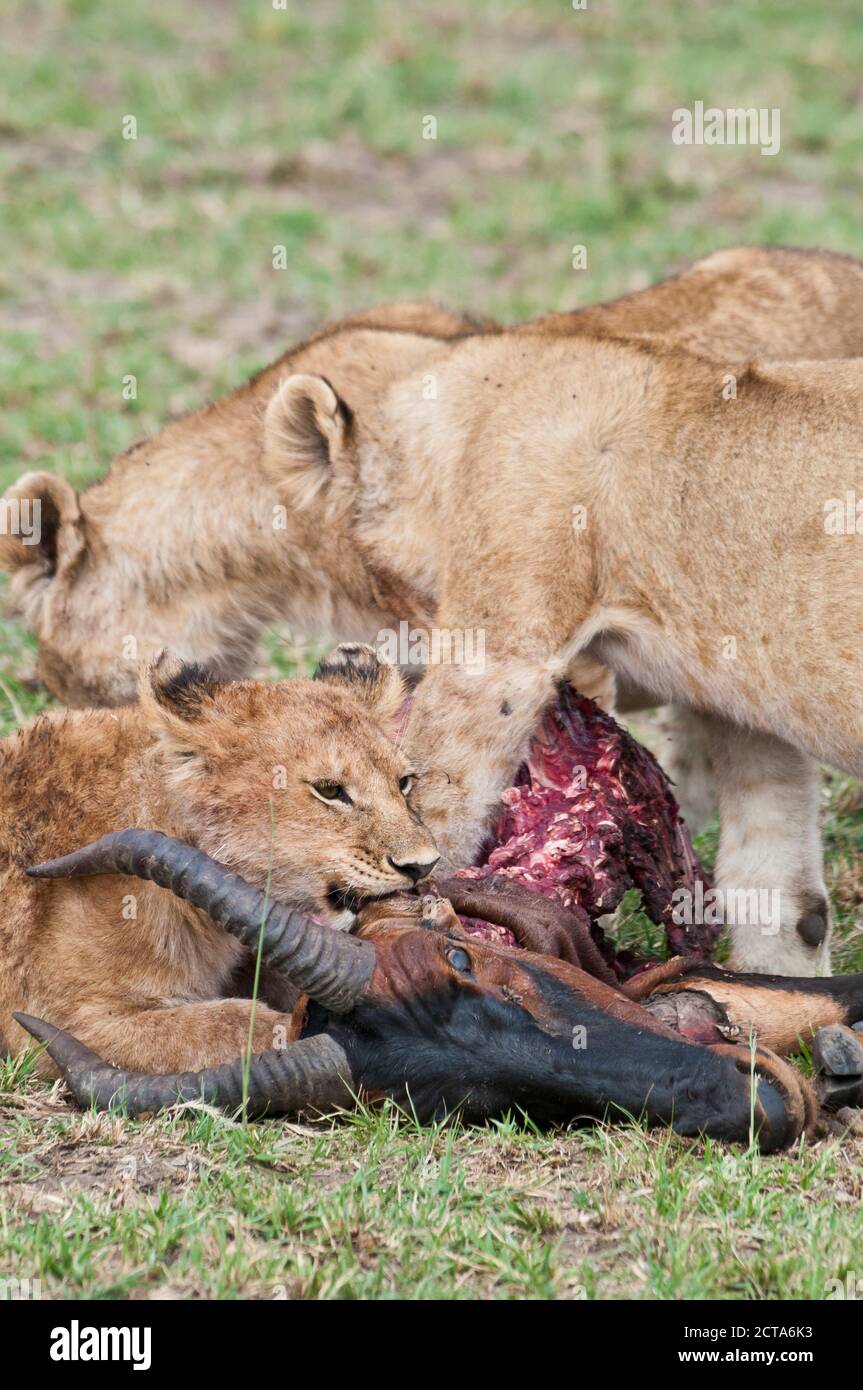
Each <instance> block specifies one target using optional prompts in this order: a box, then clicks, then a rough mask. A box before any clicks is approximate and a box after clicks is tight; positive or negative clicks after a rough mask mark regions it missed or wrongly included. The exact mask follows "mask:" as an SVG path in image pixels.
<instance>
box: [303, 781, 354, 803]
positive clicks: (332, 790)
mask: <svg viewBox="0 0 863 1390" xmlns="http://www.w3.org/2000/svg"><path fill="white" fill-rule="evenodd" d="M311 786H312V791H313V792H314V794H315V796H319V797H320V798H321V801H343V802H344V803H345V805H346V806H353V804H354V803H353V802H352V801H351V798H350V797H349V796H348V794H347V792H346V791H345V789H344V787H343V786H342V784H341V782H312V784H311Z"/></svg>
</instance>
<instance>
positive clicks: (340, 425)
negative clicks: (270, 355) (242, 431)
mask: <svg viewBox="0 0 863 1390" xmlns="http://www.w3.org/2000/svg"><path fill="white" fill-rule="evenodd" d="M351 420H352V415H351V411H350V409H349V407H348V406H347V405H346V404H345V402H344V401H343V400H342V398H341V396H338V395H337V394H336V392H335V391H334V390H333V388H332V386H331V385H330V383H329V382H328V381H327V380H326V378H325V377H322V376H309V375H307V374H298V375H296V376H289V377H288V379H287V381H283V382H282V384H281V386H279V388H278V390H277V391H276V392H275V394H274V395H273V397H272V399H271V400H270V403H269V405H268V406H267V410H266V414H265V415H264V446H265V447H264V455H265V460H266V467H267V468H268V470H269V472H270V474H271V475H272V476H273V478H274V480H275V481H278V482H281V481H285V480H286V479H293V480H294V481H295V482H296V483H297V484H298V489H299V491H298V497H297V505H298V506H305V505H306V504H307V503H308V502H310V501H311V500H312V498H314V497H315V496H316V495H317V493H318V492H320V490H321V488H323V487H326V485H327V483H328V482H329V481H330V477H331V474H332V469H333V465H334V464H336V463H337V462H338V459H339V457H340V456H341V454H342V453H343V452H344V449H345V446H346V440H347V435H348V432H349V430H350V427H351Z"/></svg>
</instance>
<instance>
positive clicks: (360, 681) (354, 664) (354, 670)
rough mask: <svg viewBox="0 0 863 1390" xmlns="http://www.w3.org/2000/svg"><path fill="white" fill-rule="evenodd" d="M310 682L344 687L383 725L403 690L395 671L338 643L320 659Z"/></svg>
mask: <svg viewBox="0 0 863 1390" xmlns="http://www.w3.org/2000/svg"><path fill="white" fill-rule="evenodd" d="M313 679H314V680H316V681H328V682H329V683H331V684H335V685H346V686H347V687H348V688H349V689H350V691H351V692H352V694H354V695H357V696H358V697H359V698H360V699H361V700H362V702H363V704H365V705H367V706H368V709H369V711H370V713H372V714H373V715H374V716H375V718H376V719H380V720H381V721H382V722H386V720H388V719H392V718H393V717H394V716H395V715H396V714H397V713H398V711H399V709H400V708H401V706H402V704H403V702H404V699H405V695H406V693H407V692H406V688H405V683H404V681H403V679H402V676H401V673H400V672H399V670H398V668H397V667H395V666H391V665H390V663H389V662H388V661H384V660H382V658H381V657H380V656H379V655H378V653H377V652H376V651H375V649H374V647H366V646H364V645H362V644H361V643H359V642H342V643H341V644H340V645H339V646H338V647H335V648H334V650H333V651H331V652H330V654H329V656H326V657H324V659H323V661H322V662H321V663H320V665H319V666H318V669H317V670H316V671H315V674H314V677H313Z"/></svg>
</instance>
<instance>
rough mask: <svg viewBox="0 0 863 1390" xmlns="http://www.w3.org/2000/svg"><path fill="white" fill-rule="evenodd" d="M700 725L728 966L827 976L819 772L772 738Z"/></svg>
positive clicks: (711, 723) (720, 723)
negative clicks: (713, 793) (704, 731)
mask: <svg viewBox="0 0 863 1390" xmlns="http://www.w3.org/2000/svg"><path fill="white" fill-rule="evenodd" d="M706 725H707V727H708V729H709V732H710V738H711V744H712V761H713V766H714V771H715V775H716V780H717V785H718V791H719V815H720V821H721V831H720V839H719V854H718V858H717V863H716V876H715V887H716V889H718V890H719V894H718V895H717V899H716V900H715V906H716V907H717V909H718V910H719V912H720V915H722V917H723V918H724V920H725V921H726V922H727V923H728V925H729V927H730V930H731V964H732V965H733V967H734V968H735V969H737V970H757V971H765V972H769V973H774V972H781V973H782V974H784V975H816V974H822V975H824V974H829V971H830V950H829V936H830V909H829V904H828V900H827V890H826V888H825V885H824V875H823V869H822V855H821V835H820V831H819V824H818V820H819V801H820V791H821V779H820V772H819V769H818V765H817V763H815V762H814V761H813V759H811V758H810V757H809V756H808V755H807V754H805V753H802V752H800V750H799V749H796V748H793V747H792V746H791V745H790V744H788V743H784V742H783V741H782V740H780V739H778V738H774V737H773V736H772V735H769V734H761V733H755V732H753V731H751V730H746V729H740V728H737V727H736V726H734V725H731V724H729V723H727V722H726V721H725V720H720V719H716V718H711V719H710V720H708V721H706Z"/></svg>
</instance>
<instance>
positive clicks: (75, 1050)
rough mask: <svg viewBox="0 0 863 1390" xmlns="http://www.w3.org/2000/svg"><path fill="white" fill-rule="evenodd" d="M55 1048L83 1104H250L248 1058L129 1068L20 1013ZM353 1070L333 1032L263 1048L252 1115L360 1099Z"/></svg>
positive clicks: (253, 1084) (133, 1108)
mask: <svg viewBox="0 0 863 1390" xmlns="http://www.w3.org/2000/svg"><path fill="white" fill-rule="evenodd" d="M13 1018H14V1019H15V1021H16V1022H17V1023H20V1025H21V1027H22V1028H26V1029H27V1032H28V1033H30V1034H32V1036H33V1037H34V1038H36V1039H37V1041H38V1042H43V1043H46V1044H47V1047H48V1053H49V1055H50V1056H51V1058H52V1059H53V1060H54V1062H56V1064H57V1066H58V1067H59V1068H60V1071H61V1072H62V1074H63V1080H64V1081H65V1082H66V1085H67V1086H68V1087H69V1090H70V1091H71V1092H72V1094H73V1096H74V1097H75V1100H76V1101H77V1103H78V1105H80V1106H83V1107H84V1108H87V1107H88V1106H91V1105H92V1106H95V1108H96V1109H97V1110H108V1109H110V1108H112V1107H113V1108H114V1109H116V1110H120V1111H122V1112H123V1114H125V1115H141V1114H143V1113H144V1112H145V1111H150V1110H163V1109H165V1108H166V1107H167V1106H169V1105H176V1104H177V1102H178V1101H184V1100H192V1101H194V1100H197V1101H200V1100H203V1101H206V1102H208V1103H209V1104H210V1105H218V1106H220V1107H221V1108H223V1109H226V1110H239V1109H241V1108H242V1105H243V1063H244V1059H243V1058H242V1057H237V1058H236V1059H235V1060H234V1061H233V1062H224V1063H223V1064H222V1065H221V1066H219V1067H204V1068H203V1069H202V1070H201V1071H183V1072H173V1073H172V1072H163V1073H161V1074H160V1073H156V1074H151V1073H149V1072H142V1071H123V1070H121V1069H120V1068H119V1067H114V1066H111V1064H110V1062H105V1061H103V1060H102V1058H101V1057H99V1056H98V1054H97V1053H95V1052H93V1051H91V1049H90V1048H89V1047H85V1045H84V1043H82V1042H79V1041H78V1039H77V1038H75V1037H73V1036H72V1034H71V1033H66V1032H64V1031H63V1029H62V1028H55V1027H54V1026H53V1024H51V1023H46V1022H45V1021H44V1020H43V1019H41V1018H33V1016H32V1015H31V1014H21V1013H16V1014H13ZM351 1085H352V1079H351V1069H350V1064H349V1063H348V1059H347V1056H346V1054H345V1052H344V1051H343V1049H342V1048H341V1047H339V1044H338V1043H337V1042H335V1041H334V1040H333V1039H332V1038H331V1037H330V1036H329V1035H328V1034H327V1033H318V1034H316V1035H315V1036H314V1037H311V1038H301V1039H300V1041H299V1042H295V1043H291V1044H290V1045H289V1046H288V1047H286V1048H285V1049H284V1050H282V1051H278V1052H261V1053H260V1054H259V1055H258V1056H257V1057H253V1058H252V1059H251V1062H250V1065H249V1085H248V1113H249V1115H264V1114H269V1115H291V1114H295V1113H296V1112H297V1111H299V1110H310V1109H314V1110H318V1111H321V1112H323V1111H327V1110H332V1109H333V1108H334V1107H335V1106H340V1105H341V1106H344V1105H351V1104H353V1093H352V1090H351Z"/></svg>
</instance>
